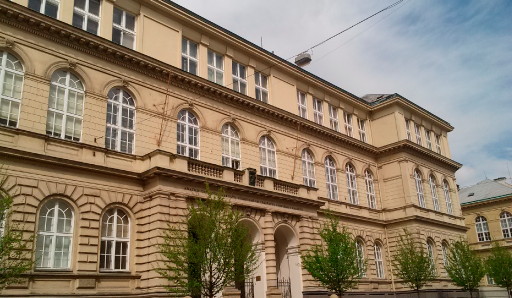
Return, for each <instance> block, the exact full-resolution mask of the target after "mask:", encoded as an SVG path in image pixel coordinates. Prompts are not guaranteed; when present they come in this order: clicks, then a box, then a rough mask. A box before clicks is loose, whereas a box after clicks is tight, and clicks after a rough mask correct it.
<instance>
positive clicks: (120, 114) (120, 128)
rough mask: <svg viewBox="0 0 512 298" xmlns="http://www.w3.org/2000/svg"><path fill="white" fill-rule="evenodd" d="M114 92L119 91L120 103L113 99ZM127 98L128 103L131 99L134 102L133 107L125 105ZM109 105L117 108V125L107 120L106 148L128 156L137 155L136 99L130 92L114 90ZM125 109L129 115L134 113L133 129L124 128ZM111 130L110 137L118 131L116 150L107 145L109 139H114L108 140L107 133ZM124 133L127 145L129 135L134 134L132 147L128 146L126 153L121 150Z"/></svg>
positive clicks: (109, 95)
mask: <svg viewBox="0 0 512 298" xmlns="http://www.w3.org/2000/svg"><path fill="white" fill-rule="evenodd" d="M113 90H117V91H119V101H115V100H113V99H112V98H111V92H113ZM125 97H126V98H128V99H127V101H128V102H129V99H131V101H132V102H133V105H130V104H125V103H124V102H123V101H124V98H125ZM107 105H110V106H112V108H113V107H114V106H116V107H117V119H116V123H117V124H110V123H108V119H107V122H106V126H107V127H106V131H105V148H107V149H111V150H116V151H119V152H124V153H128V154H134V153H135V123H136V122H135V119H136V109H135V99H134V98H133V96H132V95H131V94H130V92H128V91H126V90H124V89H121V88H112V89H110V91H109V92H108V101H107ZM123 109H126V110H127V111H128V113H130V111H132V112H133V119H132V122H133V127H132V129H130V128H127V127H123V126H122V120H123ZM112 111H113V109H112ZM112 114H113V112H112ZM107 115H108V108H107ZM128 115H129V114H128ZM109 129H110V133H111V134H110V136H112V131H113V130H114V129H115V130H116V131H117V135H116V138H115V147H114V148H109V147H110V146H108V145H107V141H108V140H109V139H113V138H112V137H111V138H107V131H108V130H109ZM123 133H126V134H127V139H126V141H127V143H128V135H129V134H132V145H131V148H128V144H127V145H126V146H127V149H128V150H126V151H123V150H121V140H122V134H123Z"/></svg>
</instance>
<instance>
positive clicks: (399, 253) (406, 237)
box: [391, 229, 437, 297]
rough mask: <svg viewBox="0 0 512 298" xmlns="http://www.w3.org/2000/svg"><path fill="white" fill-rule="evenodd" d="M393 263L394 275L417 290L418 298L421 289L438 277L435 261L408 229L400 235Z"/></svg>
mask: <svg viewBox="0 0 512 298" xmlns="http://www.w3.org/2000/svg"><path fill="white" fill-rule="evenodd" d="M432 258H433V256H432ZM391 263H392V265H393V268H394V269H395V270H394V274H395V275H396V276H397V277H398V278H400V279H402V281H403V283H404V284H406V285H407V286H408V287H410V288H411V289H414V290H416V292H417V294H418V297H419V296H420V289H421V288H423V287H424V286H425V285H426V284H427V283H429V282H431V281H433V280H434V279H436V277H437V274H436V269H435V261H434V260H433V259H431V257H430V256H429V254H428V252H426V250H425V248H424V246H423V243H421V242H419V241H417V240H416V239H414V238H413V236H412V235H411V234H410V233H409V232H408V231H407V230H406V229H404V233H403V234H399V235H398V241H397V248H396V251H395V254H394V255H393V258H392V261H391Z"/></svg>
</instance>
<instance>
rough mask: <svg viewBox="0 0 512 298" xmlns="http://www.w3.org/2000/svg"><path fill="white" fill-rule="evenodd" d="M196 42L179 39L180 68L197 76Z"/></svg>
mask: <svg viewBox="0 0 512 298" xmlns="http://www.w3.org/2000/svg"><path fill="white" fill-rule="evenodd" d="M197 65H198V61H197V43H195V42H191V41H190V40H188V39H185V38H182V39H181V69H182V70H184V71H186V72H189V73H191V74H193V75H196V76H197Z"/></svg>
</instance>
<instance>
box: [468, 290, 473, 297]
mask: <svg viewBox="0 0 512 298" xmlns="http://www.w3.org/2000/svg"><path fill="white" fill-rule="evenodd" d="M469 297H471V298H473V290H469Z"/></svg>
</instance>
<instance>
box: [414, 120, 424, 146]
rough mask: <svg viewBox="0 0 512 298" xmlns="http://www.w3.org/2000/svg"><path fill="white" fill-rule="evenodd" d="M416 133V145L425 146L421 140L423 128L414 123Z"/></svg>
mask: <svg viewBox="0 0 512 298" xmlns="http://www.w3.org/2000/svg"><path fill="white" fill-rule="evenodd" d="M414 132H415V133H416V144H418V145H420V146H423V141H422V140H421V126H419V125H418V124H416V123H414Z"/></svg>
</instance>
